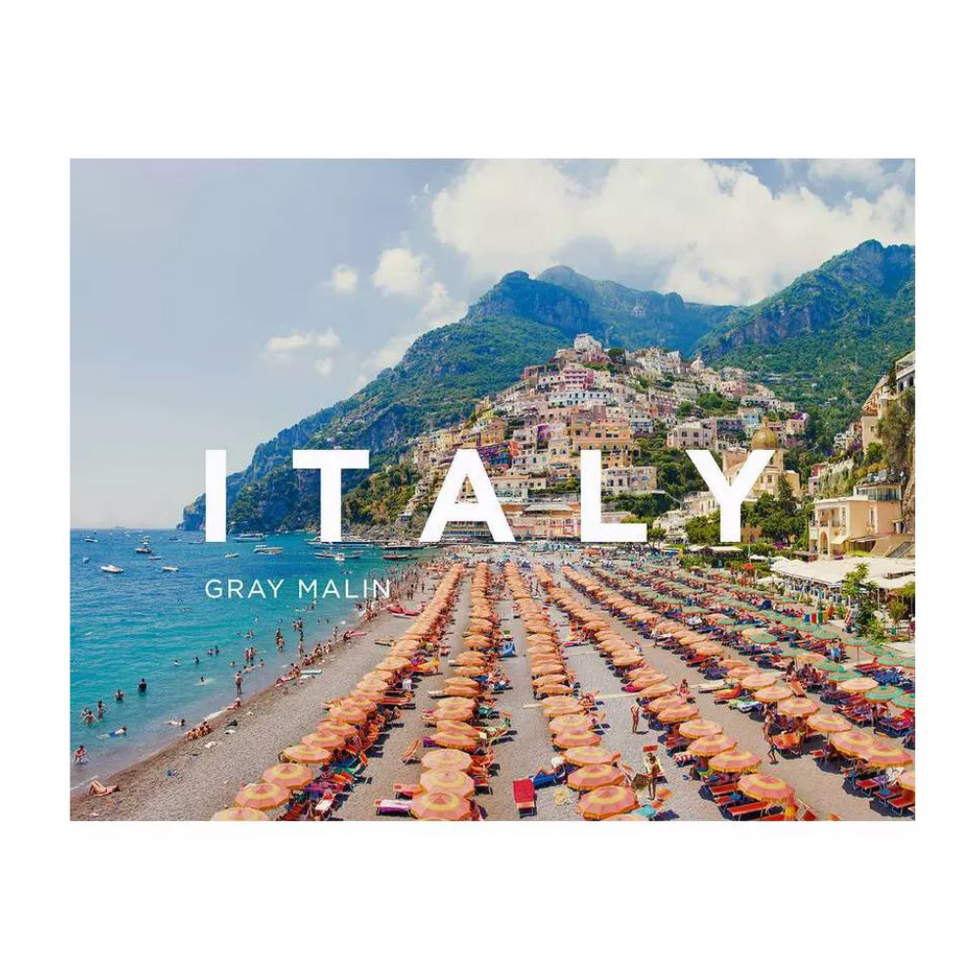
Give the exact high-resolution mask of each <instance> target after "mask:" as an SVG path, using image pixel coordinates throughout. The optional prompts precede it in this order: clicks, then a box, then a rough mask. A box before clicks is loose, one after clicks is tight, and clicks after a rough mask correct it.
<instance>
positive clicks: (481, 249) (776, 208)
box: [71, 160, 915, 527]
mask: <svg viewBox="0 0 980 980" xmlns="http://www.w3.org/2000/svg"><path fill="white" fill-rule="evenodd" d="M71 190H72V194H71V263H72V303H71V305H72V309H71V316H72V349H71V360H72V400H71V405H72V420H71V421H72V523H73V525H74V526H89V525H91V526H93V527H96V526H105V525H107V524H117V523H118V524H124V525H127V526H136V527H139V526H143V527H151V526H171V525H173V524H174V523H176V521H177V520H178V519H179V516H180V510H181V507H182V505H183V504H184V503H186V502H187V501H189V500H191V499H192V498H193V497H195V496H196V495H197V494H198V493H199V492H200V490H201V488H202V486H203V479H204V474H203V465H204V463H203V461H204V450H205V449H208V448H222V447H224V448H226V449H227V450H228V459H229V466H230V468H232V469H238V468H241V466H243V465H244V464H245V463H246V462H247V461H248V459H249V456H250V455H251V451H252V449H253V448H254V447H255V445H256V444H257V443H259V442H261V441H263V440H265V439H268V438H269V437H271V436H272V435H274V434H275V433H276V432H278V431H279V430H280V429H282V428H285V427H286V426H288V425H291V424H292V423H293V422H296V421H297V420H299V419H300V418H302V417H303V416H305V415H308V414H310V413H311V412H314V411H316V410H318V409H320V408H322V407H324V406H326V405H330V404H332V403H333V402H335V401H337V400H338V399H341V398H344V397H346V396H347V395H349V394H351V393H352V392H353V391H356V390H357V389H358V388H359V387H360V386H361V385H363V384H364V383H366V382H367V381H368V380H370V379H371V378H372V377H374V376H375V375H376V374H377V373H378V371H379V370H381V369H383V368H385V367H388V366H390V365H392V364H394V363H396V362H397V360H398V358H399V357H400V356H401V354H402V353H403V352H404V350H405V349H406V348H407V346H408V345H409V344H410V343H411V342H412V340H413V339H414V338H416V337H417V336H419V335H420V334H421V333H422V332H424V331H425V330H427V329H431V328H433V327H436V326H439V325H441V324H444V323H451V322H453V321H455V320H457V319H459V317H460V316H461V315H462V314H463V313H464V312H465V310H466V306H467V304H468V303H470V302H472V301H473V300H474V299H475V298H477V297H478V296H479V295H480V294H481V293H482V292H484V291H485V290H486V288H487V287H488V286H489V285H491V284H492V283H493V282H495V281H496V280H497V279H498V278H499V277H500V276H501V275H503V274H504V273H506V272H508V271H511V270H513V269H524V270H525V271H527V272H529V273H530V274H532V275H534V274H537V273H538V272H540V271H541V270H542V269H544V268H546V267H547V266H549V265H553V264H555V263H557V262H564V263H567V264H569V265H572V266H574V267H575V268H576V269H578V270H579V271H580V272H582V273H584V274H586V275H589V276H593V277H595V278H611V279H617V280H618V281H621V282H624V283H626V284H628V285H631V286H635V287H637V288H644V289H658V290H662V291H668V290H676V291H677V292H679V293H681V295H682V296H684V298H685V299H688V300H698V301H702V302H718V303H746V302H754V301H756V300H759V299H761V298H763V297H764V296H766V295H768V294H770V293H772V292H774V291H775V290H777V289H779V288H781V287H782V286H784V285H786V284H787V283H788V282H789V281H791V280H792V279H793V277H794V276H796V275H799V274H800V273H801V272H804V271H806V270H807V269H809V268H813V267H814V266H816V265H819V264H820V262H822V261H824V260H825V259H827V258H829V257H830V256H831V255H833V254H835V253H836V252H839V251H842V250H843V249H846V248H851V247H853V246H854V245H856V244H857V243H858V242H860V241H863V240H865V239H867V238H871V237H875V238H878V239H880V240H881V241H884V242H885V243H893V242H913V241H914V209H915V196H914V195H915V188H914V167H913V165H912V163H911V161H876V160H819V161H780V160H765V161H748V162H747V161H738V160H725V161H711V162H707V161H697V160H686V161H685V160H680V161H672V160H661V161H618V162H617V161H564V162H559V161H490V162H469V161H397V160H393V161H252V162H246V161H76V162H74V163H73V165H72V188H71ZM350 448H357V447H350Z"/></svg>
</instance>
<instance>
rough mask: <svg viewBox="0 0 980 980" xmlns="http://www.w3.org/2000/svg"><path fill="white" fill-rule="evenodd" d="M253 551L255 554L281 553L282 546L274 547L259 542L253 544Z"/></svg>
mask: <svg viewBox="0 0 980 980" xmlns="http://www.w3.org/2000/svg"><path fill="white" fill-rule="evenodd" d="M255 553H256V554H257V555H281V554H282V548H274V547H272V546H271V545H267V544H259V545H256V546H255Z"/></svg>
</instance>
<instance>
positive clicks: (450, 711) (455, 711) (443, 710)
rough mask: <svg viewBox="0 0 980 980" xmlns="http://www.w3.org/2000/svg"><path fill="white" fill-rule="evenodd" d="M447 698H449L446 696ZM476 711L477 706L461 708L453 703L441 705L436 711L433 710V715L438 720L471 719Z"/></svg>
mask: <svg viewBox="0 0 980 980" xmlns="http://www.w3.org/2000/svg"><path fill="white" fill-rule="evenodd" d="M445 700H449V699H448V698H446V699H445ZM475 712H476V708H475V707H472V708H461V707H454V706H453V705H439V707H438V708H436V709H435V711H433V712H432V717H433V718H435V719H436V721H469V720H470V718H472V717H473V715H474V713H475Z"/></svg>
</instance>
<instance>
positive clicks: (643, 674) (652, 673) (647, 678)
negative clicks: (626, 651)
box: [629, 667, 667, 687]
mask: <svg viewBox="0 0 980 980" xmlns="http://www.w3.org/2000/svg"><path fill="white" fill-rule="evenodd" d="M629 679H630V683H631V684H632V685H633V686H634V687H652V686H653V685H654V684H662V683H663V682H664V681H665V680H667V675H666V674H661V673H660V672H659V671H657V670H653V669H652V668H650V667H644V668H642V669H641V670H638V671H637V672H636V673H635V674H630V675H629Z"/></svg>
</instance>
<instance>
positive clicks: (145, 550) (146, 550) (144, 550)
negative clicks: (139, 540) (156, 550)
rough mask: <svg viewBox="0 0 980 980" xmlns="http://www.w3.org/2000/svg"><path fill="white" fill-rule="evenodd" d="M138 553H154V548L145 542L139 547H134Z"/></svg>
mask: <svg viewBox="0 0 980 980" xmlns="http://www.w3.org/2000/svg"><path fill="white" fill-rule="evenodd" d="M133 550H134V551H135V552H136V554H138V555H152V554H153V549H152V548H149V547H147V546H146V545H145V544H141V545H140V546H139V547H138V548H134V549H133Z"/></svg>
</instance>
